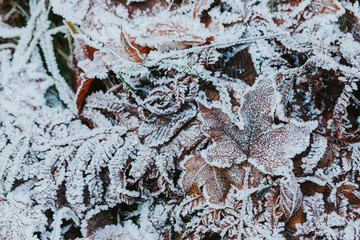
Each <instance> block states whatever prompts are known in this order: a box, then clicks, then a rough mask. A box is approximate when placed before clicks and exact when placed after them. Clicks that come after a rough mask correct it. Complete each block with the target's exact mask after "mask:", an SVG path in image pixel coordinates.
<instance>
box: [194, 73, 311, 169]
mask: <svg viewBox="0 0 360 240" xmlns="http://www.w3.org/2000/svg"><path fill="white" fill-rule="evenodd" d="M276 104H277V102H276V92H275V86H274V83H273V81H271V80H268V79H266V78H261V79H258V81H257V82H256V83H255V84H254V85H253V86H252V88H251V89H250V90H249V91H248V92H247V93H246V94H245V95H244V97H243V99H242V102H241V107H240V110H239V115H240V117H241V120H242V123H243V124H244V129H240V128H239V127H238V126H237V125H236V124H234V123H232V121H231V120H230V118H229V116H228V114H226V113H224V112H222V110H221V109H219V108H207V107H206V106H204V105H202V104H201V103H200V104H199V106H200V111H201V116H202V122H203V131H204V132H205V133H206V134H207V135H208V136H209V137H211V138H212V140H213V142H214V143H213V145H211V146H210V148H209V149H208V150H207V152H206V153H205V156H206V157H205V160H206V161H207V162H208V163H209V164H211V165H213V166H216V167H230V166H231V165H232V164H234V163H235V164H238V163H241V162H243V161H245V160H248V161H249V162H250V163H252V164H254V165H255V166H256V167H257V168H259V170H261V171H263V172H264V173H268V174H275V175H282V174H286V173H289V172H290V171H291V169H292V163H291V161H290V159H291V158H292V157H294V156H295V155H296V154H298V153H301V152H302V151H304V150H305V148H306V147H307V146H308V144H309V134H310V133H311V131H312V130H313V129H314V128H315V125H314V123H313V122H309V123H300V122H297V121H294V120H291V121H290V122H289V123H286V124H278V125H275V124H273V121H274V120H273V117H274V113H275V107H276Z"/></svg>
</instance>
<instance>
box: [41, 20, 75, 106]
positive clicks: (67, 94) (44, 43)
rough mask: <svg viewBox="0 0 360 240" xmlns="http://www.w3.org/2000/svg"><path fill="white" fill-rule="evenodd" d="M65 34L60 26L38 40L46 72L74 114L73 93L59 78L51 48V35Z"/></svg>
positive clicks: (60, 77) (62, 79)
mask: <svg viewBox="0 0 360 240" xmlns="http://www.w3.org/2000/svg"><path fill="white" fill-rule="evenodd" d="M59 32H61V33H65V32H66V27H65V26H61V27H57V28H53V29H51V30H49V31H47V32H46V33H45V36H44V38H42V39H41V40H40V46H41V48H42V50H43V52H44V56H45V61H46V65H47V67H48V70H49V71H50V73H51V74H52V76H53V78H54V79H55V86H56V88H57V89H58V90H59V94H60V98H61V99H62V100H63V101H64V102H65V103H66V104H67V106H68V107H69V108H70V110H72V111H73V112H76V111H77V110H76V106H75V103H74V101H73V99H74V93H73V91H72V90H71V88H70V87H69V86H68V85H67V84H66V81H65V79H64V78H63V77H62V76H61V74H60V71H59V68H58V64H57V61H56V57H55V53H54V48H53V44H52V41H53V37H52V35H55V34H57V33H59Z"/></svg>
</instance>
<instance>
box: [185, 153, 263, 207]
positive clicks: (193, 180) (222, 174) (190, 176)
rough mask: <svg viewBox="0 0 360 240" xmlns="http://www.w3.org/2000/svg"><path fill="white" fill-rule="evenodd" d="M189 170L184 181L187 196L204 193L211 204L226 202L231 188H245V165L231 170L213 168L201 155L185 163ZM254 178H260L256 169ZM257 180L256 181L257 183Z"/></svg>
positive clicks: (235, 166) (233, 167)
mask: <svg viewBox="0 0 360 240" xmlns="http://www.w3.org/2000/svg"><path fill="white" fill-rule="evenodd" d="M184 168H185V169H186V170H187V171H186V173H185V175H184V176H183V180H182V187H183V189H184V192H185V194H187V195H188V194H199V193H201V191H204V193H205V194H206V195H205V196H207V197H208V198H209V201H210V202H211V203H220V202H224V201H225V199H226V196H227V194H228V193H229V190H230V188H231V186H235V187H237V188H238V189H243V188H244V178H245V175H246V169H245V167H244V165H233V166H232V167H230V168H219V167H215V166H211V165H210V164H208V163H206V162H205V160H204V159H203V158H202V157H201V156H200V155H199V156H194V157H192V158H190V159H188V160H187V161H186V162H185V163H184ZM253 171H254V173H253V174H254V176H256V177H258V175H257V174H258V173H257V170H256V169H254V170H253ZM256 182H257V180H254V183H256ZM202 187H204V189H203V190H202Z"/></svg>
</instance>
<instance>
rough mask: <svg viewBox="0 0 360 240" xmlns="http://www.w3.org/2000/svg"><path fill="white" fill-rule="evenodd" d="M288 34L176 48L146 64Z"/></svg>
mask: <svg viewBox="0 0 360 240" xmlns="http://www.w3.org/2000/svg"><path fill="white" fill-rule="evenodd" d="M287 35H288V33H282V34H274V35H267V36H259V37H252V38H244V39H239V40H237V41H230V42H226V43H212V44H209V45H203V46H197V47H192V48H188V49H184V50H181V51H178V50H174V51H171V52H169V53H167V54H164V55H163V56H161V57H160V58H156V59H153V60H151V61H149V62H147V63H146V64H145V65H146V66H148V67H152V66H154V65H156V64H157V63H158V62H159V61H161V60H164V59H168V58H174V57H176V58H179V57H181V56H185V55H187V54H189V53H195V52H201V51H202V50H205V49H209V48H215V49H219V48H227V47H229V46H234V45H239V44H246V43H251V42H255V41H258V40H263V39H272V38H277V37H284V36H287Z"/></svg>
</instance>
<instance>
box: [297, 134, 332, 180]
mask: <svg viewBox="0 0 360 240" xmlns="http://www.w3.org/2000/svg"><path fill="white" fill-rule="evenodd" d="M313 141H314V142H313V144H312V145H311V150H310V152H309V154H308V155H307V156H306V157H305V158H303V159H302V162H303V164H302V165H301V166H302V167H303V168H304V173H312V172H313V169H314V167H316V165H317V163H318V162H319V161H320V160H321V158H322V157H323V155H324V153H325V151H326V148H327V139H326V138H325V137H323V136H321V135H314V137H313Z"/></svg>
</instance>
